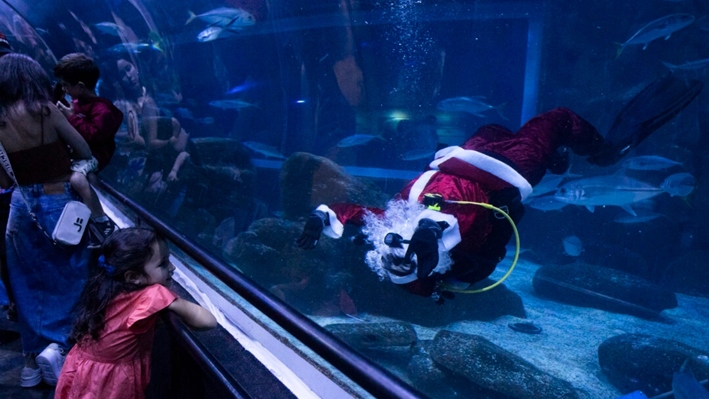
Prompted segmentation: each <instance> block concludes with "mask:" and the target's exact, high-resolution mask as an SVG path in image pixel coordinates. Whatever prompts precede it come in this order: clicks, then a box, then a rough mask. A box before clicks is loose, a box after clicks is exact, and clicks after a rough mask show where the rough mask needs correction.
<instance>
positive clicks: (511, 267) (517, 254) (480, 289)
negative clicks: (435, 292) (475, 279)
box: [440, 201, 520, 294]
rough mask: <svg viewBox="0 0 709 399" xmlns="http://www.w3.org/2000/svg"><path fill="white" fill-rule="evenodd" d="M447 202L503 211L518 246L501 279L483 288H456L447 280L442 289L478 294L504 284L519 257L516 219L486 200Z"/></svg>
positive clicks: (442, 284)
mask: <svg viewBox="0 0 709 399" xmlns="http://www.w3.org/2000/svg"><path fill="white" fill-rule="evenodd" d="M446 203H449V204H470V205H479V206H482V207H483V208H487V209H491V210H493V211H496V212H499V213H501V214H502V215H503V216H504V217H505V218H506V219H507V221H508V222H510V225H511V226H512V231H514V233H515V244H516V248H515V258H514V260H512V264H511V265H510V269H509V270H507V273H505V275H504V276H502V278H501V279H499V280H498V281H496V282H494V283H492V284H490V285H488V286H487V287H483V288H479V289H475V290H471V289H459V288H454V287H451V286H449V285H446V283H445V282H442V283H441V285H440V287H441V289H443V290H445V291H450V292H457V293H461V294H478V293H480V292H485V291H489V290H491V289H493V288H495V287H497V286H498V285H500V284H502V282H503V281H505V280H506V279H507V277H509V276H510V274H512V270H514V268H515V266H516V265H517V259H519V248H520V244H519V232H518V231H517V226H516V225H515V222H514V220H512V218H511V217H510V215H508V214H507V212H505V211H503V210H502V209H500V208H498V207H496V206H494V205H490V204H486V203H484V202H472V201H446Z"/></svg>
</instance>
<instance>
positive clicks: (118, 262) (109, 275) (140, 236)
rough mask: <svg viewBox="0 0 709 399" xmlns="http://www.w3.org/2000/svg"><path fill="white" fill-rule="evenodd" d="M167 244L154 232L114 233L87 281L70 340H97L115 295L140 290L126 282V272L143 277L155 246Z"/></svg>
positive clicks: (143, 230)
mask: <svg viewBox="0 0 709 399" xmlns="http://www.w3.org/2000/svg"><path fill="white" fill-rule="evenodd" d="M156 242H158V243H166V241H165V239H164V238H162V237H160V236H159V235H157V233H155V232H154V231H153V230H150V229H145V228H137V227H130V228H125V229H119V230H116V231H115V232H114V233H113V234H111V235H110V236H108V238H106V241H105V242H104V243H103V246H101V256H99V260H98V268H97V270H96V271H95V272H94V274H93V275H92V276H91V277H90V278H89V281H88V282H87V283H86V287H84V291H83V293H82V294H81V299H80V300H79V303H78V305H77V317H76V320H75V321H74V327H73V329H72V332H71V336H70V339H71V340H73V341H75V342H81V341H82V340H86V339H89V337H90V338H92V339H98V337H99V334H100V333H101V331H102V330H103V328H104V325H105V322H106V320H105V315H106V308H107V307H108V305H109V304H110V303H111V301H112V300H113V299H114V298H115V297H116V296H118V294H120V293H123V292H129V291H136V290H139V289H142V288H143V287H141V286H138V285H136V284H133V283H130V282H127V281H126V279H125V277H126V273H127V272H133V273H137V274H138V275H145V265H146V263H148V261H149V260H150V258H151V257H152V256H153V244H154V243H156Z"/></svg>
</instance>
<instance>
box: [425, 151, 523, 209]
mask: <svg viewBox="0 0 709 399" xmlns="http://www.w3.org/2000/svg"><path fill="white" fill-rule="evenodd" d="M451 158H457V159H459V160H461V161H463V162H466V163H468V164H470V165H472V166H475V167H476V168H478V169H480V170H484V171H485V172H488V173H490V174H492V175H494V176H497V177H498V178H500V179H502V180H504V181H506V182H507V183H509V184H511V185H513V186H515V187H517V189H519V193H520V196H521V197H522V200H524V199H526V198H527V197H528V196H529V195H530V194H531V193H532V185H531V184H529V182H528V181H527V180H526V179H525V178H524V177H522V175H520V174H519V173H517V171H516V170H514V169H513V168H512V167H511V166H509V165H507V164H506V163H504V162H502V161H499V160H497V159H495V158H493V157H491V156H489V155H485V154H483V153H481V152H477V151H473V150H464V149H463V148H461V147H457V146H452V147H448V148H444V149H442V150H440V151H438V152H437V153H436V159H434V160H433V161H432V162H431V163H430V164H429V165H428V166H429V167H430V168H431V169H434V170H438V167H439V165H440V164H442V163H443V162H446V161H448V160H450V159H451Z"/></svg>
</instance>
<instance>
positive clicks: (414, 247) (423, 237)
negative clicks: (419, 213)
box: [404, 219, 443, 279]
mask: <svg viewBox="0 0 709 399" xmlns="http://www.w3.org/2000/svg"><path fill="white" fill-rule="evenodd" d="M442 234H443V229H442V228H441V226H440V225H439V224H438V223H436V222H434V221H433V220H431V219H421V220H420V221H419V225H418V227H417V228H416V231H415V232H414V235H413V236H412V237H411V240H410V242H409V248H408V249H407V250H406V255H405V256H404V264H405V265H406V264H409V265H410V264H411V263H412V262H413V257H414V254H416V266H417V270H416V276H417V277H418V278H419V279H425V278H426V277H428V275H429V274H430V273H431V271H432V270H433V269H435V268H436V265H438V239H439V238H441V236H442Z"/></svg>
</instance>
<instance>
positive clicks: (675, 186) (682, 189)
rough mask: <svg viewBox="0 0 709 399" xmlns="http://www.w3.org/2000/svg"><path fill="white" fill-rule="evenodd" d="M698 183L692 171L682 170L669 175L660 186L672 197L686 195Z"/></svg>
mask: <svg viewBox="0 0 709 399" xmlns="http://www.w3.org/2000/svg"><path fill="white" fill-rule="evenodd" d="M696 183H697V179H696V178H695V177H694V176H693V175H692V174H691V173H687V172H681V173H675V174H673V175H670V176H668V177H667V178H666V179H665V180H664V181H663V182H662V183H661V184H660V188H661V189H662V190H664V191H666V192H667V193H669V194H670V196H672V197H674V196H679V197H686V196H688V195H689V194H691V193H692V191H694V185H695V184H696Z"/></svg>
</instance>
